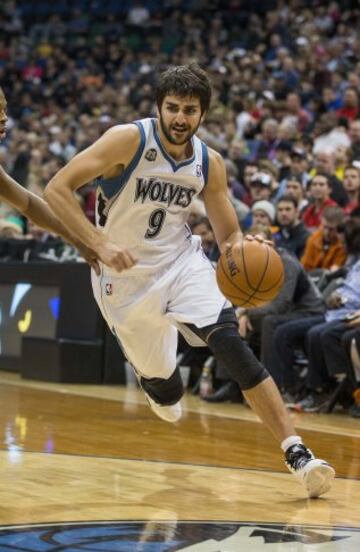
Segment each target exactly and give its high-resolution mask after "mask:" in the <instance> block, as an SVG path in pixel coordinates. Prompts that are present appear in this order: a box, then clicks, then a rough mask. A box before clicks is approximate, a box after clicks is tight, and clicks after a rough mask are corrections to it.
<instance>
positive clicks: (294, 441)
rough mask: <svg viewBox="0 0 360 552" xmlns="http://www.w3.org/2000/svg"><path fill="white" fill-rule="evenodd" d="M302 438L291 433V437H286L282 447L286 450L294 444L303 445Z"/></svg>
mask: <svg viewBox="0 0 360 552" xmlns="http://www.w3.org/2000/svg"><path fill="white" fill-rule="evenodd" d="M302 444H303V442H302V439H301V437H299V435H291V436H290V437H287V438H286V439H284V441H283V442H282V443H281V448H282V449H283V451H284V452H286V451H287V449H288V448H290V447H292V446H293V445H302Z"/></svg>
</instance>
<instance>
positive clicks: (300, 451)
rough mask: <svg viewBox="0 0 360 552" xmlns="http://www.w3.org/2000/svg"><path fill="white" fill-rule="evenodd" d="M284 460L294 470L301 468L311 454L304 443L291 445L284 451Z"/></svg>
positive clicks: (310, 457)
mask: <svg viewBox="0 0 360 552" xmlns="http://www.w3.org/2000/svg"><path fill="white" fill-rule="evenodd" d="M285 456H286V461H287V462H288V463H289V464H290V465H291V467H292V468H293V469H294V470H299V469H301V468H302V467H303V466H304V465H305V464H307V463H308V461H309V460H311V459H312V454H311V452H309V450H308V449H307V448H306V447H304V445H293V446H292V447H290V448H289V449H288V450H287V451H286V455H285Z"/></svg>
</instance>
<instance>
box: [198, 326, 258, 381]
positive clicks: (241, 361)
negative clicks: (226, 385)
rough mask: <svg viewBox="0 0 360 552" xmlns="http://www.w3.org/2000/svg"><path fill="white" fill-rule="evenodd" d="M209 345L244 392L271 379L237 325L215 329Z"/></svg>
mask: <svg viewBox="0 0 360 552" xmlns="http://www.w3.org/2000/svg"><path fill="white" fill-rule="evenodd" d="M208 345H209V347H210V349H211V350H212V351H213V353H214V356H215V358H216V360H217V361H218V362H219V363H220V364H221V365H222V366H223V367H224V368H225V369H226V370H227V371H228V373H229V374H230V375H231V377H232V378H233V379H234V380H235V381H236V382H237V383H238V384H239V387H240V389H242V390H243V391H247V390H249V389H252V388H253V387H255V386H256V385H258V384H259V383H261V382H262V381H263V380H265V379H266V378H268V377H269V373H268V372H267V370H265V368H264V367H263V366H262V364H261V363H260V362H259V361H258V360H257V358H256V356H255V355H254V353H253V352H252V350H251V349H250V348H249V346H248V345H247V343H246V342H245V341H243V339H242V338H241V337H240V335H239V332H238V327H237V324H236V325H235V324H228V325H226V326H221V325H218V326H217V327H213V328H212V330H211V332H210V333H209V334H208Z"/></svg>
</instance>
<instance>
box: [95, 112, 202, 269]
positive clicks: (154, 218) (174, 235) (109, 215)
mask: <svg viewBox="0 0 360 552" xmlns="http://www.w3.org/2000/svg"><path fill="white" fill-rule="evenodd" d="M134 124H136V125H137V126H138V128H139V131H140V136H141V141H140V145H139V148H138V150H137V152H136V154H135V156H134V158H133V159H132V161H131V163H130V164H129V165H128V166H127V167H126V169H125V170H124V172H123V173H122V174H121V175H120V176H118V177H115V178H111V179H103V178H100V179H98V181H97V184H98V189H97V209H96V224H97V226H99V227H102V228H103V231H104V233H105V234H106V235H107V236H108V237H109V239H111V241H112V242H114V243H116V244H118V245H119V246H121V247H127V248H128V249H129V251H131V252H132V253H133V254H134V256H135V257H136V258H137V259H138V260H139V262H138V264H137V265H136V266H134V267H133V268H132V269H131V273H141V274H146V273H147V272H149V273H153V272H156V271H161V270H162V269H163V268H165V267H166V266H167V265H170V263H172V262H173V261H174V260H175V259H177V258H178V257H179V256H180V255H181V254H182V253H183V252H184V251H185V250H186V249H187V248H189V247H190V248H191V247H192V246H191V243H192V240H194V239H195V238H194V237H192V235H191V231H190V228H189V227H188V226H187V224H186V222H187V219H188V216H189V210H190V205H191V202H192V201H193V200H194V198H195V197H196V196H197V195H198V194H199V193H200V192H201V191H202V189H203V188H204V186H205V185H206V181H207V175H208V151H207V147H206V145H205V144H204V143H203V142H202V141H201V140H200V139H199V138H197V137H196V136H194V137H193V138H192V147H193V155H192V157H191V158H189V159H186V160H184V161H181V162H176V161H175V160H174V159H173V158H172V157H171V156H170V155H169V154H168V153H167V152H166V150H165V149H164V147H163V145H162V143H161V141H160V137H159V135H158V132H157V128H156V120H155V119H142V120H141V121H135V123H134ZM105 269H106V271H107V272H109V271H110V272H111V270H110V269H109V268H108V267H105ZM128 274H129V272H128Z"/></svg>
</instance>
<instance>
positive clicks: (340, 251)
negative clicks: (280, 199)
mask: <svg viewBox="0 0 360 552" xmlns="http://www.w3.org/2000/svg"><path fill="white" fill-rule="evenodd" d="M344 221H345V217H344V213H343V211H342V209H340V207H338V206H329V207H326V208H325V209H324V210H323V212H322V215H321V226H320V228H318V229H317V230H316V231H315V232H314V233H313V234H312V235H311V236H310V237H309V238H308V240H307V242H306V246H305V251H304V255H303V256H302V258H301V264H302V265H303V267H304V268H305V270H307V271H308V272H310V271H312V270H315V269H318V268H323V269H327V270H330V271H335V270H337V269H338V268H339V267H340V266H343V265H344V263H345V261H346V249H345V247H344V243H343V240H342V232H343V228H344Z"/></svg>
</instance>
